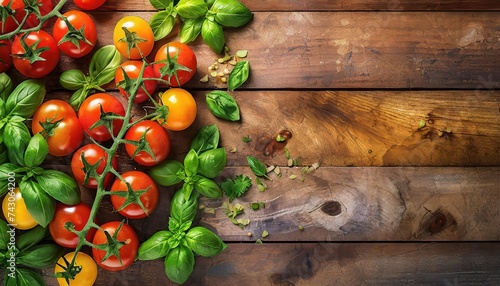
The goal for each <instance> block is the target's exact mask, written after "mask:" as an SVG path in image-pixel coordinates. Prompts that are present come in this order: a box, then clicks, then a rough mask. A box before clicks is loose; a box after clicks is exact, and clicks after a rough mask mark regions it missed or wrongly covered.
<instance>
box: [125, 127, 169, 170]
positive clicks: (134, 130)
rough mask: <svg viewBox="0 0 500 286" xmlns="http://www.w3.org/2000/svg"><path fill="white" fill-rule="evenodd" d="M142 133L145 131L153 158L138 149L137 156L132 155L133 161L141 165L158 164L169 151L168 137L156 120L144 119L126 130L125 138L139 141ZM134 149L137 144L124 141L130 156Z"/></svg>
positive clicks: (165, 157)
mask: <svg viewBox="0 0 500 286" xmlns="http://www.w3.org/2000/svg"><path fill="white" fill-rule="evenodd" d="M146 132H147V133H146ZM144 133H146V136H145V137H146V141H147V142H148V144H149V147H150V148H151V150H152V151H153V154H154V155H155V158H153V157H151V155H149V154H148V153H146V152H145V151H140V152H139V153H138V154H137V156H135V157H134V161H135V162H137V163H139V164H140V165H143V166H155V165H158V164H159V163H161V162H162V161H164V160H165V159H167V157H168V154H169V153H170V137H169V135H168V133H167V131H166V130H165V128H163V127H161V126H160V124H158V123H157V122H156V121H151V120H144V121H141V122H139V123H137V124H135V125H134V126H132V127H131V128H130V129H129V130H128V131H127V133H126V134H125V140H131V141H139V139H140V138H141V137H142V136H143V134H144ZM136 149H137V146H135V145H132V144H129V143H125V150H126V151H127V154H128V155H129V156H130V157H131V158H132V156H133V155H134V153H135V151H136ZM155 159H156V160H155Z"/></svg>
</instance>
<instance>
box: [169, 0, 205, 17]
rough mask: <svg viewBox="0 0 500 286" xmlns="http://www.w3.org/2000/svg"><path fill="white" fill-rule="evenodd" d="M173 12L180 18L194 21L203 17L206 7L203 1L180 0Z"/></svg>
mask: <svg viewBox="0 0 500 286" xmlns="http://www.w3.org/2000/svg"><path fill="white" fill-rule="evenodd" d="M175 10H176V11H177V13H178V14H179V16H181V17H182V18H186V19H196V18H200V17H203V16H205V14H206V13H207V12H208V6H207V3H205V1H204V0H181V1H179V3H178V4H177V6H175Z"/></svg>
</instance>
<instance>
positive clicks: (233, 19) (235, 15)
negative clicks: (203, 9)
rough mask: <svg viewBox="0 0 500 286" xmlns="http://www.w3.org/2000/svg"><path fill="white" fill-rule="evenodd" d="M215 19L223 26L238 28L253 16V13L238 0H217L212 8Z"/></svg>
mask: <svg viewBox="0 0 500 286" xmlns="http://www.w3.org/2000/svg"><path fill="white" fill-rule="evenodd" d="M210 10H211V11H212V12H215V21H216V22H217V23H219V24H221V25H222V26H225V27H232V28H238V27H241V26H243V25H245V24H247V23H248V22H250V21H251V20H252V18H253V13H252V12H251V11H250V10H249V9H248V8H247V7H245V5H243V4H242V3H241V2H239V1H238V0H216V1H215V2H214V4H213V5H212V7H211V8H210Z"/></svg>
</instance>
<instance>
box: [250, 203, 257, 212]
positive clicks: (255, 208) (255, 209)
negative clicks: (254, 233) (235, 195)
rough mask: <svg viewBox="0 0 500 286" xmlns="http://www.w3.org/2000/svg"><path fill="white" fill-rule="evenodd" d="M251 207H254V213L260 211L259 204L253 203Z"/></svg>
mask: <svg viewBox="0 0 500 286" xmlns="http://www.w3.org/2000/svg"><path fill="white" fill-rule="evenodd" d="M250 206H251V207H252V209H253V210H254V211H257V210H259V203H251V204H250Z"/></svg>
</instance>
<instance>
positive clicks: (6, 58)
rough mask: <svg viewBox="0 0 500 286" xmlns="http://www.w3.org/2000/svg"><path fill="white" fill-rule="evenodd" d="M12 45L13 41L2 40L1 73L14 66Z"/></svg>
mask: <svg viewBox="0 0 500 286" xmlns="http://www.w3.org/2000/svg"><path fill="white" fill-rule="evenodd" d="M11 46H12V43H11V42H10V41H9V40H1V41H0V73H3V72H5V71H7V70H8V69H9V68H10V66H12V56H11V55H10V48H11Z"/></svg>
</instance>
